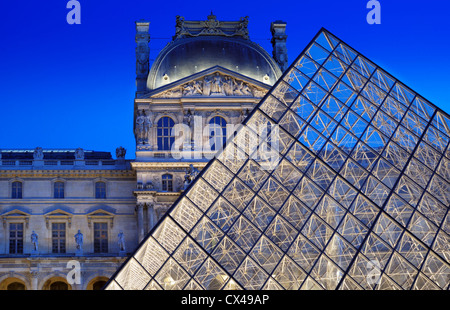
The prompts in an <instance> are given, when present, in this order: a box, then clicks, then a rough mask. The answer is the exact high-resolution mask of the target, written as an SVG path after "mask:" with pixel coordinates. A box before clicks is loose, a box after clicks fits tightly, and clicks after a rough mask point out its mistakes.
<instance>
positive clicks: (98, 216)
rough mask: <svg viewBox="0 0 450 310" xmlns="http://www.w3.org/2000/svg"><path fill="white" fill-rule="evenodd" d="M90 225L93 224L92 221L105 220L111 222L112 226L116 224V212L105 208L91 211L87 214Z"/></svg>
mask: <svg viewBox="0 0 450 310" xmlns="http://www.w3.org/2000/svg"><path fill="white" fill-rule="evenodd" d="M87 220H88V227H91V226H92V221H98V220H105V221H106V222H109V224H110V227H111V228H113V226H114V213H112V212H109V211H106V210H105V209H103V208H100V209H97V210H95V211H92V212H89V213H88V214H87Z"/></svg>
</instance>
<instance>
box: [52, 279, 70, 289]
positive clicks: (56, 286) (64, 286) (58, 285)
mask: <svg viewBox="0 0 450 310" xmlns="http://www.w3.org/2000/svg"><path fill="white" fill-rule="evenodd" d="M50 290H51V291H67V290H69V286H68V285H67V283H64V282H62V281H57V282H53V283H52V284H50Z"/></svg>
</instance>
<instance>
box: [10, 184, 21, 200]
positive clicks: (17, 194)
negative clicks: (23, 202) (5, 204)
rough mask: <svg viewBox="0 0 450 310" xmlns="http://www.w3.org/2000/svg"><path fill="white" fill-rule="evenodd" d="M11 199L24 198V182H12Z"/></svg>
mask: <svg viewBox="0 0 450 310" xmlns="http://www.w3.org/2000/svg"><path fill="white" fill-rule="evenodd" d="M11 198H13V199H20V198H22V182H20V181H14V182H12V193H11Z"/></svg>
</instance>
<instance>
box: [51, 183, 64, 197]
mask: <svg viewBox="0 0 450 310" xmlns="http://www.w3.org/2000/svg"><path fill="white" fill-rule="evenodd" d="M53 198H64V182H55V183H54V184H53Z"/></svg>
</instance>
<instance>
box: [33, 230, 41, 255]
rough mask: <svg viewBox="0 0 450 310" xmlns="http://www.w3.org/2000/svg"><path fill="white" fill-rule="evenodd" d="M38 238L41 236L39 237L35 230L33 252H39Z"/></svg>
mask: <svg viewBox="0 0 450 310" xmlns="http://www.w3.org/2000/svg"><path fill="white" fill-rule="evenodd" d="M38 239H39V237H38V235H37V233H36V232H35V231H34V230H33V232H32V233H31V244H32V245H33V249H32V251H33V252H37V250H38V244H39V241H38Z"/></svg>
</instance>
